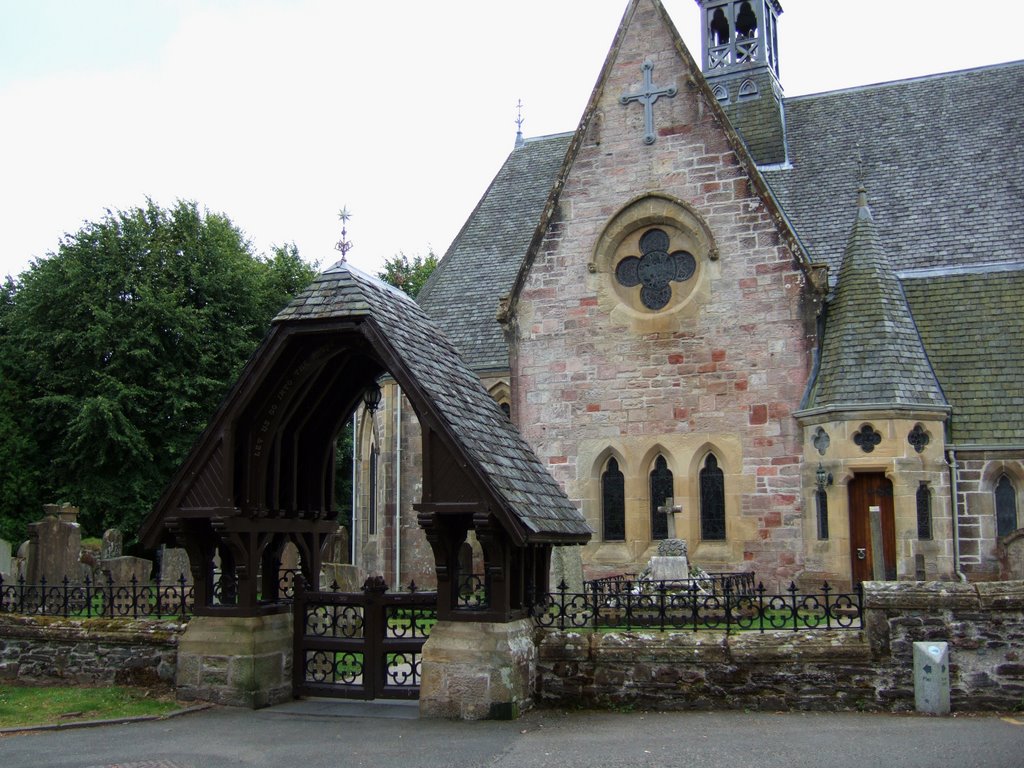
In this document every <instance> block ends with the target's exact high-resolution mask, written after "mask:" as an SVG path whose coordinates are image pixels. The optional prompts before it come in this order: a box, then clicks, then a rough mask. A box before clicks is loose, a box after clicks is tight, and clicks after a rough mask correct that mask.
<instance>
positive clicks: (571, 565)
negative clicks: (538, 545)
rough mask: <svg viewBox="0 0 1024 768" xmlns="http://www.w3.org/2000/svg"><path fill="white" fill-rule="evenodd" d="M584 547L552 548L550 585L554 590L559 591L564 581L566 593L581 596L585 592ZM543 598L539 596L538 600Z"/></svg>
mask: <svg viewBox="0 0 1024 768" xmlns="http://www.w3.org/2000/svg"><path fill="white" fill-rule="evenodd" d="M581 551H582V547H576V546H566V547H552V548H551V576H550V585H551V589H552V590H557V589H559V585H561V583H562V582H563V581H564V582H565V585H566V592H569V593H571V594H579V593H581V592H583V555H582V554H581ZM541 597H542V596H541V595H537V599H540V598H541Z"/></svg>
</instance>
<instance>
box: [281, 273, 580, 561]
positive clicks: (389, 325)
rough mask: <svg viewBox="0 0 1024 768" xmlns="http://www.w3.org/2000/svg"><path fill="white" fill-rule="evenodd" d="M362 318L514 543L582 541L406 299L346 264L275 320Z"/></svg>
mask: <svg viewBox="0 0 1024 768" xmlns="http://www.w3.org/2000/svg"><path fill="white" fill-rule="evenodd" d="M359 319H363V320H365V321H366V322H368V323H370V324H372V325H373V326H375V327H376V328H378V329H379V331H380V338H379V340H378V344H386V345H387V346H388V347H389V348H390V351H391V352H392V353H393V354H394V356H395V357H396V358H397V359H396V360H395V361H394V362H393V363H392V365H394V363H398V366H399V367H404V368H405V369H406V370H407V371H408V373H409V374H410V375H411V378H410V376H406V375H402V372H401V371H398V370H393V369H392V370H391V373H392V375H394V376H395V378H396V380H398V381H399V383H400V384H401V385H402V388H403V391H404V392H405V394H406V395H407V396H408V397H409V398H410V400H412V402H413V405H414V407H415V408H416V410H417V414H418V415H419V416H420V418H421V419H424V418H427V419H431V420H433V421H434V422H436V424H437V426H438V427H440V429H441V430H442V431H444V432H446V433H447V434H449V435H450V436H451V437H453V438H454V439H455V441H456V443H457V450H455V453H456V455H459V454H461V455H462V457H463V458H464V459H465V460H467V463H468V466H467V467H466V469H467V470H468V471H469V473H470V474H472V475H474V476H475V477H476V478H477V479H478V480H479V481H480V482H482V483H483V484H484V485H485V486H486V487H487V488H488V489H489V490H490V491H491V492H492V493H493V495H494V498H495V499H496V500H497V501H498V503H499V504H500V505H502V507H503V509H501V510H497V511H498V512H499V513H500V514H501V516H503V518H504V521H505V522H506V524H508V525H509V526H511V528H513V529H515V528H516V527H519V526H521V528H522V530H520V531H518V532H517V531H515V530H513V531H512V533H513V538H514V539H515V538H516V536H515V534H516V533H518V534H519V541H518V542H517V543H522V542H523V541H558V540H566V541H577V542H579V541H585V540H586V539H588V538H589V537H590V533H591V531H590V528H589V526H588V525H587V523H586V521H585V520H584V519H583V515H582V514H581V513H580V511H579V510H578V509H577V508H576V507H575V506H574V505H573V504H572V503H571V502H570V501H569V499H568V498H567V497H566V495H565V493H564V492H563V491H562V489H561V488H560V487H559V486H558V484H557V483H556V482H555V480H554V478H552V477H551V475H550V474H549V473H548V471H547V470H546V469H545V468H544V466H543V465H542V464H541V462H540V460H539V459H538V458H537V456H536V454H534V452H533V450H532V449H531V448H530V447H529V446H528V445H527V444H526V442H525V441H524V440H523V438H522V437H521V436H520V435H519V433H518V432H517V431H516V429H515V427H513V426H512V424H511V423H510V422H509V420H508V418H507V417H506V416H505V414H504V413H503V412H502V410H501V409H500V408H499V407H498V404H497V403H496V402H495V401H494V399H493V398H492V397H491V396H490V395H488V394H487V391H486V390H485V389H484V387H483V385H482V384H481V382H480V379H479V378H478V377H477V376H476V374H474V373H473V372H472V371H471V370H470V369H469V368H468V367H467V366H466V364H465V363H463V361H462V359H461V358H460V357H459V353H458V352H457V351H456V349H455V347H454V346H453V345H452V343H451V342H450V341H449V340H448V338H447V337H446V336H445V334H444V333H443V332H442V331H441V329H440V328H439V327H438V326H437V325H436V324H435V323H434V322H433V321H432V320H431V319H430V318H429V317H428V316H427V315H426V313H425V312H424V311H423V310H422V309H421V308H420V307H419V306H418V305H417V304H416V303H415V302H414V301H413V300H412V299H410V298H409V297H408V296H406V295H405V294H404V293H402V292H401V291H398V290H397V289H395V288H392V287H391V286H389V285H386V284H385V283H382V282H381V281H380V280H377V279H375V278H372V277H369V276H368V275H365V274H363V273H362V272H360V271H359V270H357V269H355V268H353V267H351V266H349V265H348V264H346V263H344V262H339V263H338V264H335V265H334V266H333V267H331V268H330V269H328V270H327V271H326V272H324V273H322V274H321V275H320V276H318V277H317V279H316V280H315V281H314V282H313V283H312V284H311V285H310V286H309V287H308V288H307V289H306V290H305V291H303V292H302V293H301V294H300V295H299V296H298V297H296V298H295V300H294V301H292V302H291V304H289V305H288V306H287V307H286V308H285V309H284V310H282V311H281V313H280V314H279V315H278V316H277V317H276V318H274V323H275V324H280V323H287V322H293V321H296V320H310V321H324V320H359Z"/></svg>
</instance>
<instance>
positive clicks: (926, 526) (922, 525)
mask: <svg viewBox="0 0 1024 768" xmlns="http://www.w3.org/2000/svg"><path fill="white" fill-rule="evenodd" d="M931 537H932V492H931V489H929V488H928V483H921V484H920V485H919V486H918V487H917V538H919V539H930V538H931Z"/></svg>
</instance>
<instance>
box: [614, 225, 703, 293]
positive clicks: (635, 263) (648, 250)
mask: <svg viewBox="0 0 1024 768" xmlns="http://www.w3.org/2000/svg"><path fill="white" fill-rule="evenodd" d="M669 246H670V239H669V236H668V234H667V233H666V232H665V231H664V230H661V229H649V230H647V231H646V232H645V233H644V234H643V235H642V236H641V237H640V252H641V255H640V256H639V257H638V256H627V257H626V258H624V259H623V260H622V261H620V262H619V263H618V265H617V266H616V267H615V279H616V280H618V281H619V284H620V285H622V286H624V287H626V288H633V287H635V286H637V285H642V286H643V287H642V288H641V289H640V301H641V302H642V303H643V305H644V306H645V307H647V308H648V309H652V310H658V309H662V308H663V307H665V306H666V305H667V304H668V303H669V301H670V300H671V298H672V283H673V282H680V283H682V282H686V281H687V280H689V279H690V278H691V277H693V273H694V272H695V271H696V270H697V260H696V259H695V258H694V256H693V254H692V253H690V252H689V251H683V250H676V251H672V252H669Z"/></svg>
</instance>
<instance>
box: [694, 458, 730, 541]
mask: <svg viewBox="0 0 1024 768" xmlns="http://www.w3.org/2000/svg"><path fill="white" fill-rule="evenodd" d="M700 537H701V539H703V540H704V541H724V540H725V475H724V474H723V472H722V470H721V469H719V468H718V459H717V458H716V457H715V454H713V453H709V454H708V457H707V458H706V459H705V460H704V468H703V469H702V470H701V471H700Z"/></svg>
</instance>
